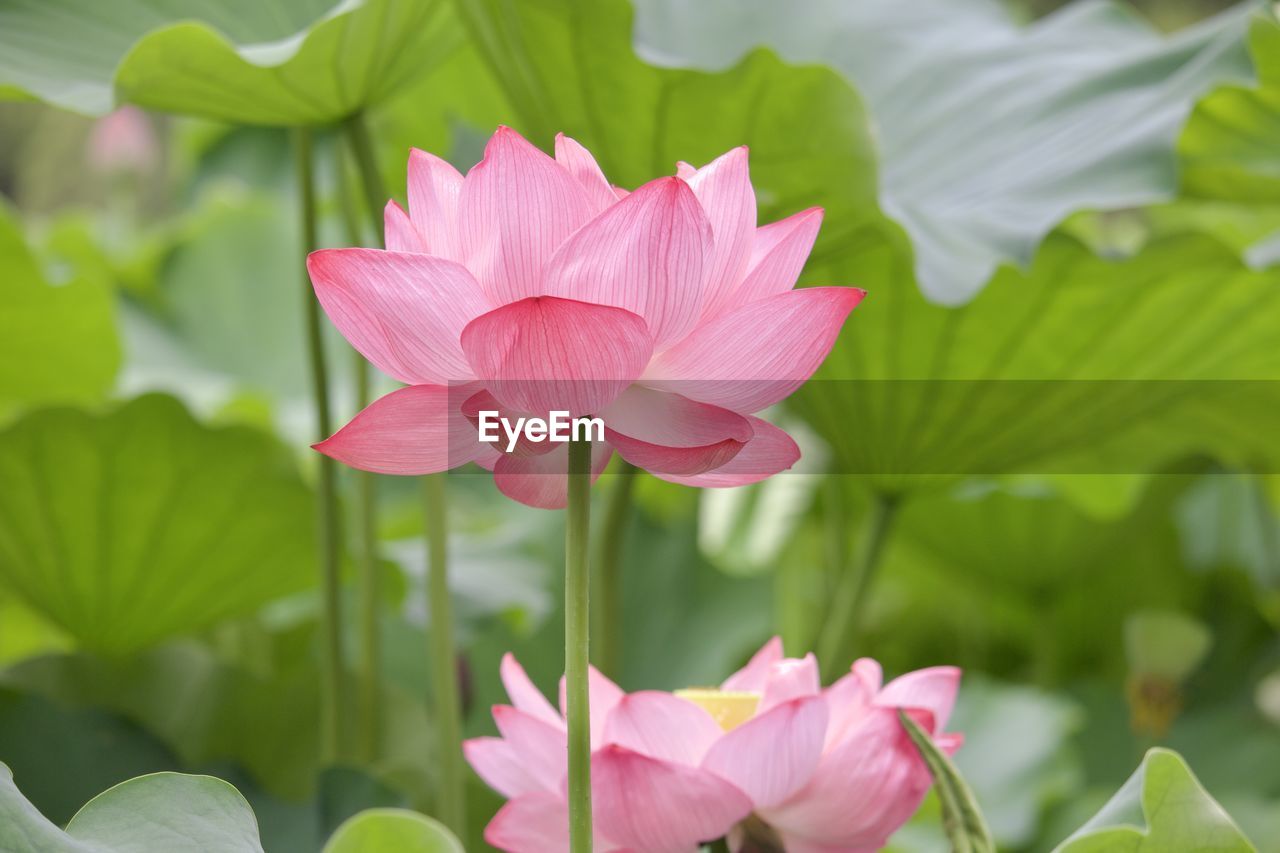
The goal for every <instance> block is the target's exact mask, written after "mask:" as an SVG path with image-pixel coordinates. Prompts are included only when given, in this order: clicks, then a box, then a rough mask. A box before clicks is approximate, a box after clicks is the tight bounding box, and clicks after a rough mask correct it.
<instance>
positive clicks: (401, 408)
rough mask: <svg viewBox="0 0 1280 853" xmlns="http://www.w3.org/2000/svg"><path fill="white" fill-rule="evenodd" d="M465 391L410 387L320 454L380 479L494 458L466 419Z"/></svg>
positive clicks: (368, 411) (370, 410)
mask: <svg viewBox="0 0 1280 853" xmlns="http://www.w3.org/2000/svg"><path fill="white" fill-rule="evenodd" d="M467 396H469V393H468V388H466V387H464V386H459V387H454V388H446V387H444V386H441V385H409V386H408V387H405V388H400V389H398V390H396V391H392V392H391V393H390V394H387V395H385V396H383V397H379V398H378V399H377V400H374V401H373V402H372V403H371V404H369V406H368V407H367V408H365V409H364V411H362V412H360V413H359V414H358V415H356V416H355V418H354V419H352V421H351V422H350V423H349V424H347V425H346V426H344V427H343V428H342V429H340V430H338V431H337V432H336V433H334V434H333V435H332V436H330V437H329V438H327V439H325V440H324V441H322V442H320V443H319V444H314V445H312V447H314V448H315V449H316V450H318V451H320V452H321V453H323V454H324V455H326V456H330V457H332V458H334V459H337V460H338V461H339V462H342V463H343V464H345V465H350V466H351V467H352V468H359V469H360V470H361V471H374V472H377V473H379V474H433V473H436V472H439V471H446V470H448V469H450V468H456V467H458V466H459V465H465V464H466V463H468V462H472V461H475V460H477V459H480V458H482V457H484V456H485V455H487V454H488V452H489V451H488V448H487V447H486V446H485V445H483V444H481V443H480V442H479V441H477V440H476V431H475V428H474V427H472V426H471V423H470V422H469V421H468V420H467V419H466V418H464V417H463V416H462V414H461V411H460V406H461V401H462V400H463V399H465V398H466V397H467Z"/></svg>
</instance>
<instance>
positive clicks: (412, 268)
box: [307, 249, 491, 385]
mask: <svg viewBox="0 0 1280 853" xmlns="http://www.w3.org/2000/svg"><path fill="white" fill-rule="evenodd" d="M307 271H308V272H309V273H310V274H311V282H312V284H313V285H314V286H315V291H316V297H317V298H318V299H319V300H320V304H321V305H323V306H324V310H325V313H327V314H328V315H329V319H330V320H332V321H333V324H334V325H335V326H337V327H338V331H340V332H342V335H343V337H345V338H346V339H347V340H348V341H350V342H351V345H352V346H353V347H355V348H356V349H357V350H359V351H360V354H361V355H363V356H364V357H365V358H367V359H369V360H370V361H371V362H373V363H374V364H375V365H377V366H378V368H379V369H380V370H382V371H383V372H384V373H386V374H387V375H389V376H392V377H394V378H395V379H398V380H400V381H401V382H404V383H407V384H410V385H448V384H449V383H450V382H460V381H465V380H468V379H471V378H473V376H474V374H473V373H472V370H471V365H470V364H469V363H468V362H467V358H466V356H465V355H464V354H463V352H462V347H461V345H460V343H459V338H460V337H461V335H462V330H463V328H464V327H465V326H466V325H467V324H468V323H470V322H471V321H472V320H474V319H475V318H477V317H479V316H480V315H482V314H484V313H485V312H486V311H488V310H489V309H490V307H491V306H490V305H489V303H488V301H487V300H486V299H485V297H484V294H483V293H481V292H480V288H479V287H478V286H477V285H476V282H475V279H473V278H472V277H471V273H469V272H467V270H466V269H464V268H463V267H462V266H460V265H458V264H456V263H454V262H453V261H447V260H444V259H442V258H437V257H433V256H431V255H419V254H407V253H402V252H384V251H381V250H378V249H322V250H320V251H318V252H312V253H311V255H310V257H308V258H307Z"/></svg>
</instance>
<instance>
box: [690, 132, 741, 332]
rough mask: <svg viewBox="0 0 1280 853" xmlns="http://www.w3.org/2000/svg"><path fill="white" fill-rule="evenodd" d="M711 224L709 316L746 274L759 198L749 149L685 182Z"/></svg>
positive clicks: (722, 157) (724, 158) (729, 154)
mask: <svg viewBox="0 0 1280 853" xmlns="http://www.w3.org/2000/svg"><path fill="white" fill-rule="evenodd" d="M685 180H687V181H688V182H689V187H690V188H691V189H692V190H693V193H694V195H696V196H697V197H698V202H699V203H700V204H701V205H702V209H703V210H705V211H706V213H707V219H708V220H710V222H711V232H712V241H713V242H712V249H711V257H710V263H709V265H708V269H707V295H706V308H707V312H710V311H711V310H712V309H715V308H717V307H718V306H719V305H720V304H722V300H723V299H724V298H725V297H727V295H728V294H729V293H730V292H731V291H733V290H734V288H735V287H736V286H737V285H738V283H739V282H740V281H741V280H742V276H743V273H744V272H745V271H746V267H747V260H748V258H750V256H751V242H752V240H751V238H752V233H753V232H754V231H755V228H756V195H755V190H753V189H752V188H751V174H750V172H749V170H748V168H747V148H746V146H745V145H744V146H741V147H739V148H734V149H733V150H732V151H728V152H726V153H724V154H721V155H720V156H719V157H717V158H716V159H715V160H712V161H711V162H710V163H708V164H707V165H705V166H703V167H702V168H701V169H697V170H695V171H694V173H693V174H692V175H689V176H688V177H687V178H685Z"/></svg>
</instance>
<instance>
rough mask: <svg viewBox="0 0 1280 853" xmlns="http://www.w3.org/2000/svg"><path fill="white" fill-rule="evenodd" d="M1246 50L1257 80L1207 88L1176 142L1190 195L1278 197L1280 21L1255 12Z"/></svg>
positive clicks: (1271, 201) (1256, 200)
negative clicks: (1242, 83) (1255, 17)
mask: <svg viewBox="0 0 1280 853" xmlns="http://www.w3.org/2000/svg"><path fill="white" fill-rule="evenodd" d="M1249 49H1250V52H1251V53H1252V55H1253V62H1254V65H1255V67H1256V68H1257V73H1258V83H1257V85H1256V86H1240V85H1233V86H1224V87H1222V88H1220V89H1217V90H1215V91H1214V92H1212V93H1210V94H1209V95H1208V96H1206V97H1205V98H1204V99H1203V100H1201V101H1200V103H1199V104H1197V105H1196V108H1195V111H1194V112H1193V113H1192V114H1191V118H1190V120H1189V121H1188V122H1187V126H1186V130H1185V131H1184V132H1183V134H1182V137H1181V139H1179V141H1178V152H1179V154H1180V155H1181V158H1182V170H1183V183H1184V186H1185V188H1186V191H1187V192H1188V193H1189V194H1190V195H1193V196H1198V197H1202V198H1211V199H1225V200H1230V201H1241V202H1249V203H1268V204H1275V203H1277V202H1280V23H1278V22H1277V21H1276V20H1275V19H1273V18H1270V17H1266V18H1264V17H1261V16H1259V17H1258V18H1257V19H1256V20H1255V21H1254V23H1253V25H1252V27H1251V28H1250V30H1249Z"/></svg>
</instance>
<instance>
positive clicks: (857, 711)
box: [823, 672, 876, 746]
mask: <svg viewBox="0 0 1280 853" xmlns="http://www.w3.org/2000/svg"><path fill="white" fill-rule="evenodd" d="M875 690H876V688H870V687H868V686H867V684H866V683H865V682H864V681H863V680H862V679H861V678H860V677H858V675H857V673H854V672H850V673H849V674H848V675H845V676H844V677H843V678H840V679H838V680H837V681H836V683H835V684H832V685H831V686H830V687H828V688H827V689H826V690H824V691H823V695H824V696H825V697H826V698H827V714H828V721H827V745H828V746H831V745H832V744H834V743H836V742H837V741H840V740H843V739H844V736H845V735H846V734H847V733H848V732H849V730H850V729H851V728H852V727H853V726H855V725H856V724H857V723H858V721H859V720H861V719H862V717H863V716H865V715H866V714H867V712H868V710H869V709H870V708H871V703H872V699H873V697H874V696H875Z"/></svg>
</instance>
